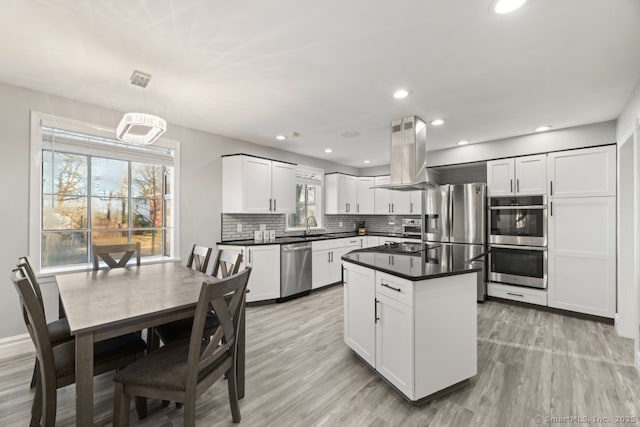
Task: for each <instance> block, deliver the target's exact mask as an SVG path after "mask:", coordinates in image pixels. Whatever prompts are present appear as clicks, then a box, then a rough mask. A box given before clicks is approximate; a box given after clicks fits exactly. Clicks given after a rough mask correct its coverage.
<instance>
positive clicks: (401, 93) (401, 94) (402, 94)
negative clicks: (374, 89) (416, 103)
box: [393, 89, 409, 99]
mask: <svg viewBox="0 0 640 427" xmlns="http://www.w3.org/2000/svg"><path fill="white" fill-rule="evenodd" d="M408 95H409V91H408V90H406V89H398V90H397V91H395V92H393V97H394V98H395V99H402V98H406V97H407V96H408Z"/></svg>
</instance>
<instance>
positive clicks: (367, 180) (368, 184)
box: [356, 176, 375, 215]
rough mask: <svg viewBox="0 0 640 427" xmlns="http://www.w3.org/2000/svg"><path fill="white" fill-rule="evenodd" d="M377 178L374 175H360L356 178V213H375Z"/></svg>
mask: <svg viewBox="0 0 640 427" xmlns="http://www.w3.org/2000/svg"><path fill="white" fill-rule="evenodd" d="M374 185H375V178H374V177H372V176H359V177H358V178H356V213H358V214H365V215H367V214H373V213H374V192H375V190H374V189H373V188H372V187H373V186H374Z"/></svg>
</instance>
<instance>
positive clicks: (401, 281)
mask: <svg viewBox="0 0 640 427" xmlns="http://www.w3.org/2000/svg"><path fill="white" fill-rule="evenodd" d="M342 260H343V262H344V341H345V343H346V344H347V345H348V346H349V347H350V348H351V349H352V350H353V351H354V352H355V353H356V354H357V355H358V356H359V357H360V358H361V359H362V360H364V361H365V362H366V363H367V364H368V365H369V366H370V367H371V368H373V369H374V370H375V371H376V372H377V373H378V375H380V376H381V377H382V378H383V379H384V380H385V381H386V382H387V383H389V384H390V385H391V386H393V387H394V388H395V389H396V390H398V391H399V392H400V393H401V394H402V395H403V396H404V397H405V398H406V399H408V400H409V401H410V402H412V403H413V404H415V405H419V404H422V403H425V402H427V401H430V400H432V399H434V398H436V397H439V396H440V395H442V394H445V393H448V392H451V391H453V390H455V389H457V388H459V387H462V386H464V385H465V384H466V383H467V382H468V379H469V378H471V377H473V376H474V375H476V373H477V317H476V314H477V307H476V294H477V288H476V284H477V274H479V273H478V272H479V271H481V268H480V266H478V265H475V264H474V263H469V262H467V261H468V260H467V259H464V257H461V256H456V253H454V252H453V251H447V250H446V246H440V245H431V244H401V245H395V246H389V245H386V246H378V247H374V248H367V249H360V250H355V251H352V252H349V253H348V254H346V255H344V256H343V257H342Z"/></svg>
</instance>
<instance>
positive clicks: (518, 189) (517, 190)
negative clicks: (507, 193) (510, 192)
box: [516, 178, 520, 193]
mask: <svg viewBox="0 0 640 427" xmlns="http://www.w3.org/2000/svg"><path fill="white" fill-rule="evenodd" d="M519 192H520V178H518V179H516V193H519Z"/></svg>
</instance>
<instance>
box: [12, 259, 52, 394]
mask: <svg viewBox="0 0 640 427" xmlns="http://www.w3.org/2000/svg"><path fill="white" fill-rule="evenodd" d="M11 280H12V281H13V285H14V286H15V288H16V291H17V292H18V296H19V297H20V305H21V308H22V315H23V318H24V323H25V326H26V327H27V332H28V333H29V336H30V337H31V340H32V341H33V345H34V346H35V348H36V357H37V359H38V361H39V362H40V363H39V369H40V371H39V372H40V381H41V387H43V388H42V390H46V389H47V388H48V387H51V386H53V387H54V388H55V381H56V376H55V364H54V361H53V351H52V349H51V340H50V337H49V330H48V329H47V321H46V319H45V317H44V310H43V309H42V306H41V305H40V302H39V301H38V297H37V295H36V292H35V289H34V287H33V284H32V283H31V280H30V279H29V276H28V275H27V273H26V271H25V270H24V268H22V267H20V268H16V269H14V270H13V271H12V274H11Z"/></svg>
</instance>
